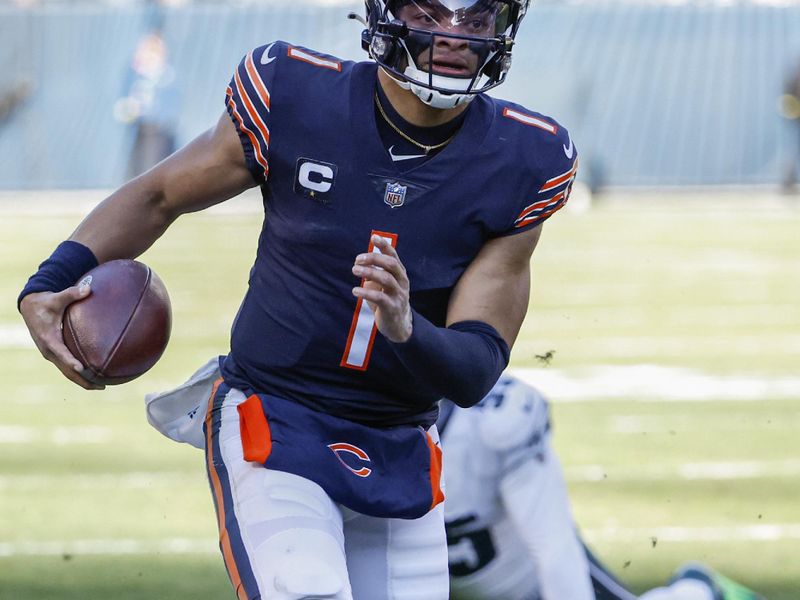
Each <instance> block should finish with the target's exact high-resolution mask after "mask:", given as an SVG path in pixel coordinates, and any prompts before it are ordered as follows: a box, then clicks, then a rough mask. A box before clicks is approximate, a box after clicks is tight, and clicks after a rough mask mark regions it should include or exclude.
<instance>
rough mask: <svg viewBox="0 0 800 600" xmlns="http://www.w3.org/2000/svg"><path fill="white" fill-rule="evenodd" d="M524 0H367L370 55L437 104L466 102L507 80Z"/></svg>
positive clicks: (366, 42) (366, 39) (425, 99)
mask: <svg viewBox="0 0 800 600" xmlns="http://www.w3.org/2000/svg"><path fill="white" fill-rule="evenodd" d="M527 2H528V0H386V1H384V0H367V3H366V4H367V26H368V29H367V30H365V31H364V33H363V36H362V43H363V45H364V48H365V49H366V50H367V51H368V52H369V54H370V56H371V57H372V58H373V59H374V60H375V61H376V62H377V63H378V64H379V65H380V66H381V67H382V68H383V69H384V70H385V71H386V72H387V73H388V74H389V75H390V76H391V77H392V78H393V79H394V80H395V81H396V82H397V83H398V85H400V86H401V87H403V88H405V89H410V90H411V91H412V92H414V94H416V95H417V96H418V97H419V98H420V99H421V100H422V101H423V102H425V103H426V104H429V105H431V106H434V107H435V108H453V107H455V106H459V105H461V104H465V103H466V102H469V101H470V100H471V99H472V98H474V97H475V95H476V94H479V93H481V92H485V91H487V90H489V89H491V88H493V87H495V86H497V85H499V84H500V83H502V82H503V80H504V79H505V76H506V73H507V72H508V69H509V67H510V66H511V48H512V46H513V43H514V35H516V32H517V29H518V27H519V23H520V21H521V20H522V17H523V15H524V12H525V8H526V7H527Z"/></svg>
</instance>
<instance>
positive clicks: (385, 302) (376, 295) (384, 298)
mask: <svg viewBox="0 0 800 600" xmlns="http://www.w3.org/2000/svg"><path fill="white" fill-rule="evenodd" d="M353 295H354V296H355V297H356V298H363V299H364V300H366V301H367V302H369V303H371V304H374V305H375V306H377V307H378V308H380V309H383V310H390V309H391V308H392V307H393V302H392V299H391V298H390V297H389V296H388V295H387V294H386V293H385V292H384V291H383V290H379V289H375V288H369V287H360V286H359V287H354V288H353ZM373 310H374V309H373Z"/></svg>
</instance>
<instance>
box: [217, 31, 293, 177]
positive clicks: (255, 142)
mask: <svg viewBox="0 0 800 600" xmlns="http://www.w3.org/2000/svg"><path fill="white" fill-rule="evenodd" d="M285 53H286V44H285V43H283V42H275V43H273V44H268V45H266V46H260V47H259V48H256V49H255V50H251V51H250V52H248V53H247V55H246V56H245V57H244V58H243V59H242V61H241V62H240V63H239V66H238V67H237V68H236V71H234V73H233V77H232V78H231V82H230V84H229V85H228V89H227V90H226V94H225V105H226V107H227V109H228V114H229V115H230V117H231V120H232V121H233V124H234V125H235V126H236V131H237V132H238V133H239V139H240V140H241V142H242V148H243V149H244V155H245V160H246V161H247V168H248V169H249V170H250V172H251V173H252V174H253V177H254V178H255V180H256V181H258V182H259V183H264V182H266V180H267V177H268V176H269V129H270V91H271V90H272V89H273V83H274V79H275V70H276V68H277V63H278V62H280V60H279V57H281V56H282V55H284V54H285Z"/></svg>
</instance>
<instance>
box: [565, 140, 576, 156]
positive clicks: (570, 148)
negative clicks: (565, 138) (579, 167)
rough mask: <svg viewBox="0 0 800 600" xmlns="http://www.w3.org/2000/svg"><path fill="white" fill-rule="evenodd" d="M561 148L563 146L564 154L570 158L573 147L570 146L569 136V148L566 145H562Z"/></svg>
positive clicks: (573, 150)
mask: <svg viewBox="0 0 800 600" xmlns="http://www.w3.org/2000/svg"><path fill="white" fill-rule="evenodd" d="M567 135H569V134H567ZM563 148H564V154H566V155H567V158H570V159H571V158H572V154H573V153H574V152H575V148H574V147H573V146H572V138H569V148H567V147H566V146H564V147H563Z"/></svg>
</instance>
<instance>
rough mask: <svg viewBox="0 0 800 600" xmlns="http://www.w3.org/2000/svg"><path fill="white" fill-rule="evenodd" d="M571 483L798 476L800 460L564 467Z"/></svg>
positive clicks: (718, 479)
mask: <svg viewBox="0 0 800 600" xmlns="http://www.w3.org/2000/svg"><path fill="white" fill-rule="evenodd" d="M564 475H565V477H566V478H567V481H570V482H593V481H612V482H620V481H676V480H683V481H698V480H717V481H720V480H732V479H764V478H769V477H776V478H788V477H800V458H789V459H785V460H763V461H756V460H749V461H739V462H723V461H721V462H697V463H684V464H677V465H668V464H663V465H647V466H643V467H616V466H612V467H604V466H603V465H574V466H566V467H565V468H564Z"/></svg>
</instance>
